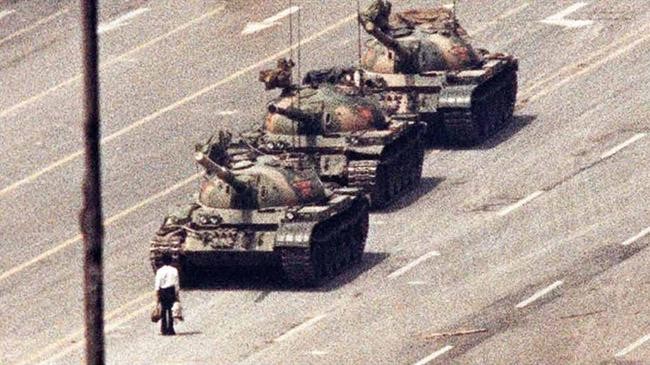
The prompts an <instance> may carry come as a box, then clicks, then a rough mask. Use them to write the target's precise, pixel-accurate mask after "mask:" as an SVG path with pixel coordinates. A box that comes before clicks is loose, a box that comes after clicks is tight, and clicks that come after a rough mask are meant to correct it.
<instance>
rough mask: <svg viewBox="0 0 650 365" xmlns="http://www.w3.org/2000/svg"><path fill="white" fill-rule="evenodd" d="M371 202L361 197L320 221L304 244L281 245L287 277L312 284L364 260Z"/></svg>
mask: <svg viewBox="0 0 650 365" xmlns="http://www.w3.org/2000/svg"><path fill="white" fill-rule="evenodd" d="M367 210H368V206H367V203H366V200H365V199H362V198H358V199H357V202H355V203H354V204H353V206H352V207H350V208H349V209H348V210H347V211H346V212H344V213H343V214H340V215H335V216H334V217H332V218H330V219H328V220H327V221H324V222H321V223H319V224H318V225H317V226H316V228H315V229H314V234H313V235H312V237H311V241H310V242H303V245H304V248H302V247H279V248H277V249H276V250H277V251H278V252H279V254H280V260H281V264H282V270H283V271H284V274H285V276H286V278H287V280H288V281H289V282H290V283H291V284H292V285H296V286H300V287H313V286H317V285H319V284H321V283H322V282H323V281H325V280H327V279H331V278H332V277H334V276H336V275H338V274H339V273H341V272H343V271H345V270H346V269H347V268H349V267H350V266H352V265H354V264H357V263H359V262H361V259H362V257H363V251H364V249H365V245H366V237H367V235H368V214H367Z"/></svg>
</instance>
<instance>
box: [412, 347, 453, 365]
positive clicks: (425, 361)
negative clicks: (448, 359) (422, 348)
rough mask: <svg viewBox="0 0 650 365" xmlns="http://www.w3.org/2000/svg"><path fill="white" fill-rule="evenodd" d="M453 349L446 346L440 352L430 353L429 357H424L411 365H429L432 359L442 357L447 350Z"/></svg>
mask: <svg viewBox="0 0 650 365" xmlns="http://www.w3.org/2000/svg"><path fill="white" fill-rule="evenodd" d="M453 348H454V346H449V345H447V346H445V347H443V348H441V349H440V350H438V351H436V352H434V353H432V354H431V355H429V356H427V357H425V358H424V359H422V360H420V361H418V362H416V363H415V364H413V365H426V364H428V363H430V362H431V361H433V360H434V359H436V358H438V357H440V356H442V355H444V354H445V353H447V352H448V351H449V350H451V349H453Z"/></svg>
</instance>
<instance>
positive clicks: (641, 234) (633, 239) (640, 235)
mask: <svg viewBox="0 0 650 365" xmlns="http://www.w3.org/2000/svg"><path fill="white" fill-rule="evenodd" d="M649 233H650V227H648V228H646V229H644V230H643V231H641V232H639V233H638V234H637V235H636V236H634V237H630V238H628V239H627V240H625V242H623V243H621V245H623V246H629V245H631V244H633V243H634V242H636V241H638V240H640V239H641V238H643V237H645V236H647V235H648V234H649Z"/></svg>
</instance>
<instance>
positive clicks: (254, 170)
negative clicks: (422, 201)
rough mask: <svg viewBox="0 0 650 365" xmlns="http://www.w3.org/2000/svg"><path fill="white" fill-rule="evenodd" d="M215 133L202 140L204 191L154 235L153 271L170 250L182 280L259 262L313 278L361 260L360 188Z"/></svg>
mask: <svg viewBox="0 0 650 365" xmlns="http://www.w3.org/2000/svg"><path fill="white" fill-rule="evenodd" d="M213 141H214V139H211V140H210V141H208V143H206V144H204V145H199V146H197V150H196V154H195V159H196V162H197V163H198V164H199V165H200V166H202V167H203V169H204V170H205V171H204V173H203V174H202V176H201V177H200V188H199V193H198V195H197V196H196V198H195V199H194V201H193V202H192V203H190V204H187V205H185V206H183V207H181V208H179V209H177V210H176V211H174V212H172V213H171V214H169V215H167V216H166V217H165V218H164V220H163V223H162V225H161V226H160V228H159V229H158V231H157V232H156V234H155V236H154V238H153V239H152V240H151V243H150V261H151V266H152V268H153V269H154V272H155V270H156V269H157V268H159V267H160V265H161V258H162V256H163V255H164V254H166V253H168V254H170V255H171V256H172V259H173V265H175V266H176V267H177V268H178V269H179V272H180V279H181V285H183V286H187V285H191V284H194V283H196V280H197V279H200V278H201V275H204V274H205V275H207V273H208V272H209V273H210V275H212V274H213V273H215V272H216V273H217V275H218V271H219V269H220V268H222V269H223V268H225V267H237V266H257V265H264V266H269V265H270V266H279V267H281V268H282V270H283V271H284V274H285V275H286V278H287V279H288V280H289V281H290V282H291V283H292V284H294V285H298V286H314V285H318V284H320V283H321V282H323V281H324V280H326V279H328V278H331V277H333V276H335V275H336V274H338V273H340V272H342V271H343V270H345V269H346V268H347V267H349V266H351V265H353V264H355V263H358V262H360V261H361V259H362V256H363V251H364V247H365V241H366V236H367V233H368V205H369V204H368V201H367V199H366V198H365V196H364V195H363V194H362V193H361V192H360V191H359V190H358V189H353V188H343V189H337V190H333V191H331V190H328V189H326V188H325V186H324V185H323V183H322V182H321V181H320V179H319V178H318V175H317V173H316V171H315V169H314V167H313V165H312V164H311V162H310V160H309V159H307V158H305V156H303V155H300V154H282V155H274V156H267V155H259V154H257V153H254V152H252V151H250V150H246V149H244V148H239V149H237V148H234V149H233V148H231V141H230V137H229V135H227V134H224V133H222V134H221V135H220V138H219V141H218V142H213ZM228 151H230V152H233V151H235V152H236V153H232V154H230V152H228ZM205 269H209V270H205Z"/></svg>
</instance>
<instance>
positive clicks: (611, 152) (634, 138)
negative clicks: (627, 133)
mask: <svg viewBox="0 0 650 365" xmlns="http://www.w3.org/2000/svg"><path fill="white" fill-rule="evenodd" d="M645 136H646V134H645V133H637V134H635V135H634V136H632V138H630V139H628V140H627V141H625V142H623V143H621V144H619V145H618V146H616V147H614V148H612V149H611V150H609V151H607V152H605V153H603V154H602V155H601V156H600V159H601V160H604V159H606V158H609V157H612V156H614V155H615V154H616V153H618V152H619V151H620V150H622V149H623V148H625V147H627V146H629V145H631V144H632V143H634V142H636V141H638V140H640V139H641V138H643V137H645Z"/></svg>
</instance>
